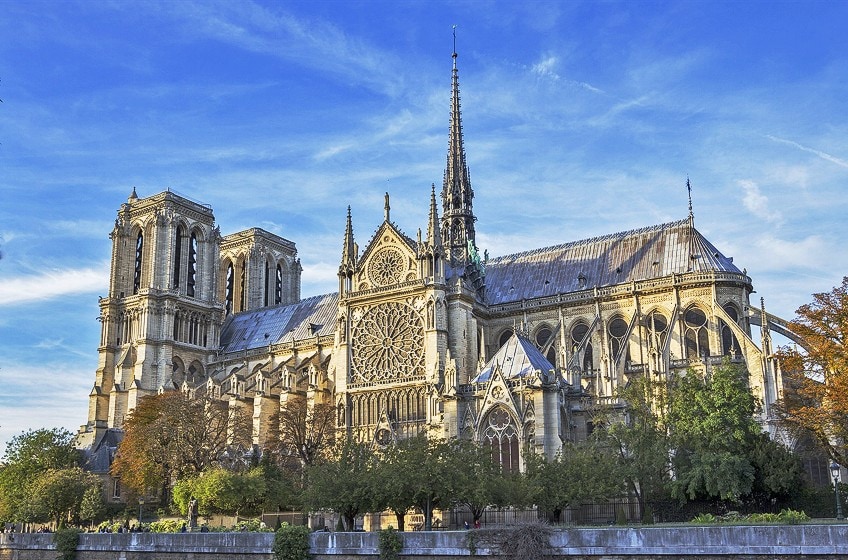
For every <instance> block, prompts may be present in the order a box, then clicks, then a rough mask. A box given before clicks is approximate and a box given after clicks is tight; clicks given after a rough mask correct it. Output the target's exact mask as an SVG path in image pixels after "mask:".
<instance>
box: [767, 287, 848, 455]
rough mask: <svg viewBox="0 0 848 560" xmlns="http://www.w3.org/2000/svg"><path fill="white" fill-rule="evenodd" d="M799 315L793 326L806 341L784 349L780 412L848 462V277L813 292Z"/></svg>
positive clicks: (791, 425) (789, 424) (792, 426)
mask: <svg viewBox="0 0 848 560" xmlns="http://www.w3.org/2000/svg"><path fill="white" fill-rule="evenodd" d="M796 315H797V317H796V318H795V320H793V321H792V322H791V323H790V324H789V328H790V329H791V330H792V332H793V333H795V334H796V335H798V336H799V337H800V338H801V339H802V340H803V344H802V346H801V348H794V347H793V348H783V349H781V351H780V360H781V368H782V370H783V377H784V382H785V384H786V388H785V390H784V398H783V401H782V402H781V403H780V406H779V410H780V414H781V417H782V419H783V421H784V424H785V425H786V426H787V427H788V428H789V429H791V430H794V431H795V433H796V435H799V436H800V435H804V434H806V435H809V436H811V437H812V438H813V439H814V440H815V441H816V442H817V443H818V444H819V445H820V446H821V447H822V448H823V449H824V450H826V451H827V453H828V455H829V456H830V457H831V458H832V459H833V460H834V461H836V462H837V463H839V464H840V465H843V466H848V352H846V341H847V340H848V277H845V278H843V279H842V284H841V285H840V286H837V287H835V288H833V290H831V291H830V292H825V293H820V294H813V301H812V302H811V303H808V304H805V305H802V306H801V307H799V308H798V310H797V311H796Z"/></svg>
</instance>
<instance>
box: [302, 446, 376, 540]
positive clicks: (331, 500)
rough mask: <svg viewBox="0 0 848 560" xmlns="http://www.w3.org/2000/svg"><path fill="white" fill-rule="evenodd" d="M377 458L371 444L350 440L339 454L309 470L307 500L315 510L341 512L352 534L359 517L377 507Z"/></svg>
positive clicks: (338, 450) (338, 448)
mask: <svg viewBox="0 0 848 560" xmlns="http://www.w3.org/2000/svg"><path fill="white" fill-rule="evenodd" d="M375 463H376V457H375V455H374V452H373V451H372V449H371V447H370V446H369V445H366V444H364V443H358V442H353V441H349V440H346V441H344V442H342V443H341V444H339V445H338V447H337V450H336V453H335V454H334V455H332V456H331V457H329V458H328V459H325V460H323V461H319V462H317V463H315V464H313V465H312V466H310V467H309V468H308V469H307V470H306V480H307V487H306V494H307V500H308V502H309V503H310V504H311V506H312V507H313V508H314V509H331V510H333V511H335V512H336V513H338V514H339V515H340V516H341V518H342V522H343V524H344V527H345V529H346V530H348V531H353V530H354V527H355V522H356V516H357V515H359V514H360V513H363V512H366V511H369V510H370V509H372V507H373V505H374V494H373V489H374V484H373V480H372V476H373V472H374V468H375Z"/></svg>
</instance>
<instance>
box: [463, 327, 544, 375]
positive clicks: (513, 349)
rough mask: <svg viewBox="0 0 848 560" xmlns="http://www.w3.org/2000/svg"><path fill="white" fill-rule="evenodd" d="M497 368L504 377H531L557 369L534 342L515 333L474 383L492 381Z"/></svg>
mask: <svg viewBox="0 0 848 560" xmlns="http://www.w3.org/2000/svg"><path fill="white" fill-rule="evenodd" d="M495 368H500V370H501V374H502V375H503V376H504V379H519V378H522V377H529V376H531V375H533V374H534V373H535V372H537V371H541V372H543V373H544V374H547V372H549V371H551V370H552V369H555V368H554V366H553V365H551V363H550V362H549V361H548V359H547V358H545V356H544V355H542V352H540V351H539V349H538V348H536V346H534V345H533V343H532V342H530V341H529V340H527V339H526V338H524V337H523V336H519V335H517V334H515V333H513V335H512V336H511V337H510V338H509V340H507V341H506V344H504V345H503V346H501V347H500V350H498V351H497V352H496V353H495V355H494V356H492V359H491V360H489V361H488V362H487V363H486V365H485V366H484V367H483V369H482V370H481V371H480V373H478V374H477V377H475V378H474V379H473V380H472V383H482V382H485V381H490V380H491V379H492V373H493V372H494V370H495Z"/></svg>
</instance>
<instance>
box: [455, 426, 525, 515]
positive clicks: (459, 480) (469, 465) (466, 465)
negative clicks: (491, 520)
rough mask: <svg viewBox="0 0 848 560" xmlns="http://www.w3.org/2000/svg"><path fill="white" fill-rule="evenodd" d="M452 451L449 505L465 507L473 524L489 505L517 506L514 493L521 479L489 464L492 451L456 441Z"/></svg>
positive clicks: (492, 462) (497, 466) (470, 443)
mask: <svg viewBox="0 0 848 560" xmlns="http://www.w3.org/2000/svg"><path fill="white" fill-rule="evenodd" d="M451 447H452V448H453V449H452V453H451V463H452V464H453V465H455V467H456V469H457V470H456V473H455V475H454V478H453V485H452V489H453V491H454V495H453V498H452V500H451V501H452V502H455V503H460V504H463V505H465V506H467V507H468V508H469V510H470V511H471V515H472V516H473V517H474V520H475V521H477V520H479V519H480V518H481V517H482V516H483V512H484V511H485V509H486V508H487V507H489V506H491V505H498V506H505V505H516V504H513V502H514V501H515V500H516V498H517V493H515V492H513V490H514V484H515V482H517V481H518V480H520V476H519V477H516V476H513V475H512V474H511V473H505V472H504V471H503V470H502V469H501V467H500V465H497V464H495V462H494V461H493V460H492V455H491V451H489V450H487V449H484V448H482V447H481V446H480V445H478V444H477V443H475V442H473V441H467V440H458V441H456V442H454V443H453V444H452V445H451ZM516 474H517V473H516Z"/></svg>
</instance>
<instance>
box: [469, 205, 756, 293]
mask: <svg viewBox="0 0 848 560" xmlns="http://www.w3.org/2000/svg"><path fill="white" fill-rule="evenodd" d="M708 271H712V272H733V273H737V274H742V271H740V270H739V269H738V268H737V267H736V265H734V264H733V260H732V259H730V258H728V257H726V256H724V255H723V254H721V253H720V252H719V250H718V249H716V248H715V246H714V245H713V244H712V243H710V242H709V241H708V240H707V239H706V238H705V237H704V236H703V235H701V233H700V232H698V230H696V229H695V228H694V227H692V225H691V222H690V220H689V219H683V220H679V221H676V222H669V223H665V224H658V225H653V226H648V227H645V228H641V229H634V230H630V231H623V232H619V233H612V234H609V235H604V236H601V237H594V238H591V239H584V240H582V241H572V242H570V243H565V244H562V245H555V246H553V247H545V248H541V249H534V250H531V251H525V252H522V253H515V254H512V255H506V256H503V257H498V258H495V259H490V260H489V261H488V262H486V300H487V303H489V304H490V305H497V304H501V303H509V302H513V301H521V300H525V299H532V298H537V297H544V296H550V295H556V294H558V293H569V292H576V291H580V290H586V289H591V288H593V287H596V286H597V287H602V286H611V285H615V284H623V283H627V282H631V281H640V280H647V279H650V278H661V277H663V276H669V275H671V274H681V273H686V272H708Z"/></svg>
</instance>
